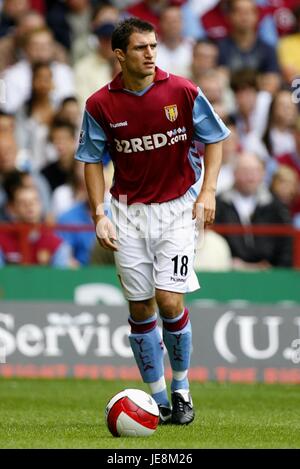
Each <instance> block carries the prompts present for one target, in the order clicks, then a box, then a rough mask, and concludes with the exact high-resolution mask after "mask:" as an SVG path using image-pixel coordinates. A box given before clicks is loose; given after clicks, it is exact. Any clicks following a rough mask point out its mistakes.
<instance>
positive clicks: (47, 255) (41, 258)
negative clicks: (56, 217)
mask: <svg viewBox="0 0 300 469" xmlns="http://www.w3.org/2000/svg"><path fill="white" fill-rule="evenodd" d="M9 204H10V210H11V213H13V216H14V223H22V224H24V225H26V227H27V229H28V234H27V242H28V252H29V259H28V263H29V264H32V265H52V266H53V267H70V266H71V263H72V256H71V250H70V247H69V246H68V245H67V244H66V243H64V242H63V241H62V240H61V239H60V238H59V237H58V236H56V235H55V234H54V233H53V232H52V231H51V229H50V228H49V227H46V226H44V225H40V224H41V223H42V221H43V218H42V206H41V201H40V197H39V193H38V191H37V189H36V188H34V187H23V186H20V187H17V188H15V190H14V191H13V192H12V194H11V198H10V200H9ZM23 260H24V259H23V257H22V252H21V248H20V235H19V233H17V232H0V266H3V265H5V264H21V263H22V262H23Z"/></svg>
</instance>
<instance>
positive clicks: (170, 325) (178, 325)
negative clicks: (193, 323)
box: [163, 308, 189, 332]
mask: <svg viewBox="0 0 300 469" xmlns="http://www.w3.org/2000/svg"><path fill="white" fill-rule="evenodd" d="M188 321H189V310H188V309H187V308H184V312H183V316H182V317H181V318H180V319H178V321H175V322H166V321H163V325H164V328H165V329H166V330H167V331H170V332H177V331H181V329H183V328H184V327H185V326H186V325H187V323H188Z"/></svg>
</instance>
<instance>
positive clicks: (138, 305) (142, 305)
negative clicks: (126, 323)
mask: <svg viewBox="0 0 300 469" xmlns="http://www.w3.org/2000/svg"><path fill="white" fill-rule="evenodd" d="M129 311H130V316H131V317H132V319H133V320H134V321H145V320H146V319H148V318H150V317H151V316H153V314H154V313H155V299H154V298H150V299H149V300H142V301H129Z"/></svg>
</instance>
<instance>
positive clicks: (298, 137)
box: [277, 116, 300, 215]
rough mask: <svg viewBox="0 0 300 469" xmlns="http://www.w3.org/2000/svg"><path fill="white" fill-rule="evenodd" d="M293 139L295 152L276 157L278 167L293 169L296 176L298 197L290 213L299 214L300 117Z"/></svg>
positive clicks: (295, 126)
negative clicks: (284, 166) (283, 166)
mask: <svg viewBox="0 0 300 469" xmlns="http://www.w3.org/2000/svg"><path fill="white" fill-rule="evenodd" d="M293 134H294V138H295V150H294V151H293V152H291V153H284V154H282V155H280V156H278V158H277V161H278V163H279V164H280V165H286V166H288V167H289V168H291V169H293V170H294V171H295V172H296V173H297V175H298V197H297V198H296V199H295V200H294V201H293V204H292V207H291V209H292V213H293V215H296V214H298V213H300V116H298V118H297V120H296V123H295V125H294V128H293Z"/></svg>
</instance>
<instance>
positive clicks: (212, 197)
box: [193, 141, 222, 226]
mask: <svg viewBox="0 0 300 469" xmlns="http://www.w3.org/2000/svg"><path fill="white" fill-rule="evenodd" d="M221 164H222V141H220V142H217V143H210V144H207V145H205V153H204V167H205V173H204V180H203V184H202V188H201V191H200V193H199V195H198V197H197V199H196V202H195V204H194V208H193V218H196V217H199V214H201V216H202V217H203V222H204V226H206V225H211V224H212V223H213V222H214V220H215V214H216V189H217V179H218V174H219V171H220V168H221Z"/></svg>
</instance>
